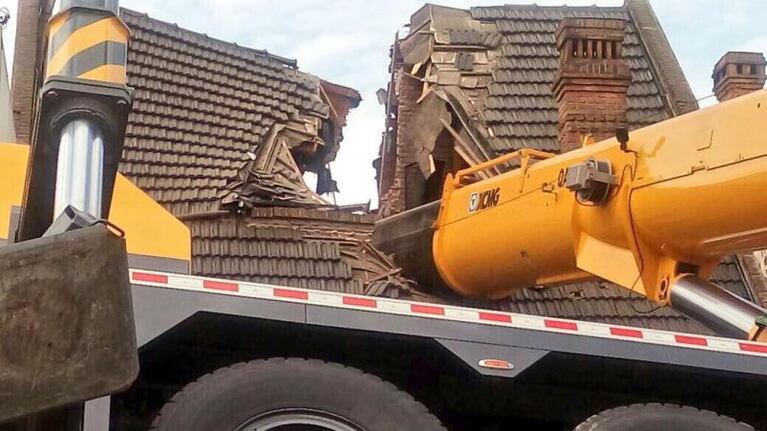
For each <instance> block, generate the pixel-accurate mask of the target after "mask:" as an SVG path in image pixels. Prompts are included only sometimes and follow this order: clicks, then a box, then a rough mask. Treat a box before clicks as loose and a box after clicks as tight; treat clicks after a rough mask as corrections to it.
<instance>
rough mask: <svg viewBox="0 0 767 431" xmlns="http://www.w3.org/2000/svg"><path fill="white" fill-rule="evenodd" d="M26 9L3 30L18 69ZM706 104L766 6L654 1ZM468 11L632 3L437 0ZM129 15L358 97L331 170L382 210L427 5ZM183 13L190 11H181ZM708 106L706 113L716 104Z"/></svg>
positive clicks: (256, 5)
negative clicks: (285, 62) (393, 117)
mask: <svg viewBox="0 0 767 431" xmlns="http://www.w3.org/2000/svg"><path fill="white" fill-rule="evenodd" d="M16 1H17V0H0V7H3V6H6V7H8V8H9V9H10V10H11V23H10V25H9V26H8V28H7V29H6V30H5V31H3V38H4V40H5V47H6V54H7V55H8V57H9V60H8V61H9V64H10V61H11V59H12V58H13V57H12V47H13V39H14V38H13V36H14V34H15V21H14V18H15V16H16ZM651 1H652V5H653V8H654V9H655V12H656V15H657V16H658V19H659V20H660V22H661V25H662V26H663V28H664V30H665V32H666V35H667V37H668V39H669V41H670V42H671V46H672V47H673V49H674V52H675V53H676V56H677V58H678V60H679V62H680V64H681V66H682V70H683V71H684V73H685V75H686V76H687V80H688V81H689V83H690V86H691V87H692V89H693V92H694V93H695V95H696V97H698V98H700V99H702V98H705V97H707V96H710V95H711V93H712V90H711V87H712V81H711V71H712V69H713V66H714V64H715V63H716V61H717V60H718V59H719V58H720V57H721V56H722V55H723V54H724V53H725V52H726V51H728V50H740V51H758V52H766V51H767V27H765V25H764V19H765V17H767V1H765V0H729V1H722V0H651ZM432 2H434V3H437V4H443V5H447V6H455V7H464V8H468V7H470V6H480V5H494V4H504V3H522V4H530V3H533V2H535V3H537V4H539V5H561V4H565V3H566V4H568V5H572V6H583V5H591V4H596V5H599V6H619V5H621V4H622V0H585V1H581V0H569V1H566V2H564V1H562V0H490V1H487V0H432ZM120 4H121V5H122V6H124V7H127V8H130V9H133V10H136V11H140V12H146V13H148V14H149V15H150V16H151V17H153V18H157V19H160V20H163V21H168V22H172V23H176V24H178V25H179V26H180V27H183V28H187V29H190V30H193V31H197V32H202V33H207V34H208V35H209V36H212V37H215V38H218V39H222V40H225V41H230V42H235V43H237V44H240V45H243V46H247V47H251V48H258V49H266V50H268V51H269V52H272V53H274V54H278V55H281V56H283V57H288V58H295V59H297V60H298V65H299V68H300V69H301V70H304V71H306V72H309V73H312V74H315V75H317V76H319V77H321V78H323V79H326V80H329V81H332V82H336V83H339V84H343V85H346V86H350V87H353V88H356V89H358V90H359V91H360V93H361V94H362V98H363V101H362V103H361V104H360V106H359V107H358V108H357V109H355V110H354V111H352V112H351V114H350V115H349V118H348V125H347V126H346V128H345V129H344V136H345V138H344V141H343V142H342V143H341V150H340V152H339V154H338V157H337V159H336V161H335V162H333V163H332V164H331V169H332V171H333V175H334V177H335V179H336V180H337V181H338V183H339V188H340V190H341V191H340V194H338V195H337V196H336V198H337V202H338V203H339V204H350V203H364V202H368V201H371V200H372V201H373V203H374V205H375V197H376V186H375V179H374V175H375V173H374V171H373V168H372V165H371V163H372V161H373V159H375V157H376V156H377V152H378V146H379V144H380V139H381V132H382V131H383V121H384V110H383V107H382V106H380V105H379V104H378V101H377V99H376V96H375V92H376V90H377V89H379V88H382V87H384V86H385V85H386V83H387V81H388V79H389V73H388V64H389V57H388V55H389V47H390V46H391V44H392V42H393V40H394V35H395V32H397V31H398V30H399V31H400V32H401V34H402V33H404V32H405V31H406V30H404V25H405V24H406V23H407V22H408V20H409V17H410V15H411V14H412V13H413V12H415V11H416V10H417V9H418V8H420V7H421V6H422V5H423V1H418V0H281V1H275V0H183V1H168V0H121V2H120ZM182 4H183V6H181V5H182ZM714 102H715V100H714V99H713V98H708V99H705V100H703V101H702V102H701V105H703V106H705V105H708V104H711V103H714Z"/></svg>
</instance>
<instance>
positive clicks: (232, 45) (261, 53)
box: [120, 7, 298, 70]
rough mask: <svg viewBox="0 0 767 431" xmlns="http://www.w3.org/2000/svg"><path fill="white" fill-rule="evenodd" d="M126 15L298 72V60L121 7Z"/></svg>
mask: <svg viewBox="0 0 767 431" xmlns="http://www.w3.org/2000/svg"><path fill="white" fill-rule="evenodd" d="M125 14H127V15H129V16H131V17H132V18H143V19H148V20H151V21H153V22H155V23H157V24H160V25H163V26H166V27H169V28H172V29H174V30H176V31H179V32H182V33H187V34H189V35H192V36H194V37H197V38H200V39H203V40H206V41H209V42H211V43H212V44H214V45H219V48H221V49H222V50H223V51H226V50H227V49H236V50H239V51H241V52H243V54H245V53H248V54H255V55H256V56H258V57H262V58H266V59H269V60H274V61H276V62H278V63H280V64H282V65H285V66H289V67H290V68H292V69H296V70H298V60H295V59H291V58H287V57H282V56H280V55H277V54H273V53H270V52H269V51H267V50H265V49H257V48H251V47H247V46H243V45H240V44H238V43H236V42H230V41H226V40H223V39H219V38H215V37H212V36H210V35H208V34H207V33H202V32H198V31H193V30H189V29H187V28H184V27H181V26H179V25H178V24H177V23H171V22H168V21H163V20H161V19H158V18H154V17H152V16H150V15H149V14H148V13H146V12H138V11H135V10H132V9H128V8H125V7H121V8H120V16H121V17H122V16H123V15H125ZM129 27H130V25H129ZM150 31H151V30H150Z"/></svg>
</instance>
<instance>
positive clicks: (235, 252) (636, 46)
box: [12, 0, 751, 332]
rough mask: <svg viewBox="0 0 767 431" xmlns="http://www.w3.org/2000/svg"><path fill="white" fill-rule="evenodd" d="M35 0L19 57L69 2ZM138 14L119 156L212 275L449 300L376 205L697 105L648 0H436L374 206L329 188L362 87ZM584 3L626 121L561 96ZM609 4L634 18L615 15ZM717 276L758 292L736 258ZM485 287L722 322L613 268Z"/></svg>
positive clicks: (577, 314)
mask: <svg viewBox="0 0 767 431" xmlns="http://www.w3.org/2000/svg"><path fill="white" fill-rule="evenodd" d="M35 3H38V2H25V6H24V8H21V9H20V10H19V28H21V29H23V31H22V32H20V33H19V35H18V36H17V39H16V42H17V46H16V51H15V52H16V54H15V60H14V69H15V70H18V71H29V70H40V65H41V61H42V57H44V55H42V53H41V52H39V50H40V48H39V47H40V46H41V45H40V44H39V43H38V38H40V37H41V34H43V32H42V29H43V28H44V25H45V22H46V19H47V16H46V14H45V13H43V14H39V10H43V11H44V10H46V8H47V10H50V6H51V3H52V2H51V1H49V0H40V1H39V5H38V4H35ZM121 16H122V18H123V19H124V20H125V22H126V23H127V24H128V26H129V27H130V29H131V32H132V34H131V43H130V46H129V52H128V76H129V85H130V86H131V87H133V88H135V98H134V99H135V100H134V106H133V112H132V114H131V116H130V119H129V125H128V129H127V135H126V142H125V149H124V153H123V159H122V162H121V165H120V170H121V172H122V173H123V174H124V175H125V176H127V177H128V178H129V179H130V180H131V181H132V182H133V183H135V184H136V185H137V186H139V187H140V188H141V189H142V190H143V191H145V192H146V193H148V194H149V195H150V196H151V197H152V198H153V199H155V200H156V201H157V202H159V203H160V204H161V205H163V206H164V207H165V208H166V209H168V210H169V211H170V212H172V213H173V214H174V215H175V216H176V217H178V218H179V219H181V220H182V221H184V223H186V224H187V226H189V228H190V230H191V232H192V254H193V256H192V267H191V272H192V273H193V274H196V275H203V276H210V277H221V278H231V279H239V280H247V281H254V282H261V283H268V284H278V285H284V286H294V287H301V288H310V289H320V290H330V291H343V292H349V293H355V294H358V293H363V294H369V295H387V296H400V295H403V296H407V297H408V298H415V299H421V300H428V301H445V300H447V299H446V298H445V297H444V296H442V295H440V294H439V292H428V293H424V292H423V291H422V290H414V289H413V288H412V287H411V284H410V283H409V282H408V281H407V280H406V279H404V278H403V277H402V276H401V274H400V268H399V267H398V266H397V265H395V264H394V263H393V262H392V261H391V259H390V258H389V257H388V256H385V255H384V254H383V253H382V252H381V251H379V250H377V249H376V248H374V247H372V246H371V245H370V241H369V240H370V238H371V236H372V234H373V229H374V222H375V221H376V220H377V219H379V218H381V217H389V216H394V215H397V214H400V213H402V212H403V211H405V210H407V209H410V208H414V207H417V206H420V205H422V204H425V203H428V202H431V201H434V200H436V199H438V198H439V197H440V193H441V190H442V182H443V180H444V177H445V175H446V174H447V173H449V172H455V171H456V170H458V169H460V168H462V167H466V166H469V165H474V164H477V163H481V162H483V161H486V160H489V159H491V158H493V157H495V156H498V155H501V154H504V153H507V152H510V151H513V150H515V149H519V148H526V147H531V148H538V149H543V150H547V151H555V152H556V151H559V150H560V149H565V150H566V149H568V148H569V147H567V145H571V141H568V140H564V141H561V140H560V138H561V137H562V136H563V135H561V134H560V130H569V131H571V132H572V135H573V136H574V135H576V134H579V133H580V132H582V131H584V130H589V131H591V132H594V131H595V129H594V128H595V127H597V126H599V127H602V129H600V130H602V132H603V133H612V130H611V129H610V128H612V127H614V124H613V123H616V122H620V121H623V118H624V117H623V115H621V114H622V113H625V119H626V120H627V122H628V124H629V126H631V127H641V126H643V125H647V124H651V123H653V122H656V121H660V120H663V119H665V118H668V117H670V116H673V115H679V114H682V113H684V112H688V111H690V110H693V109H696V108H697V104H696V102H695V99H694V97H693V96H692V93H691V92H690V90H689V86H688V85H687V83H686V81H685V79H684V76H683V75H682V72H681V70H680V68H679V66H678V64H677V63H676V61H675V60H674V56H673V53H672V51H671V48H670V47H669V45H668V42H667V41H666V40H665V37H664V36H663V32H662V30H661V29H660V27H659V24H658V22H657V20H656V19H655V17H654V15H653V13H652V11H651V10H650V7H649V5H648V4H647V2H646V1H644V0H631V1H629V2H628V3H627V4H626V6H624V7H619V8H593V7H590V8H572V7H550V8H543V7H537V6H502V7H487V8H473V9H471V10H462V9H452V8H446V7H439V6H433V5H426V6H424V7H423V8H421V9H420V10H419V11H417V12H416V13H415V14H414V15H413V17H412V18H411V24H410V28H411V31H410V33H409V35H408V36H406V37H403V38H401V39H398V40H397V41H396V43H395V45H394V47H393V50H392V68H391V75H392V80H391V84H390V91H383V92H381V93H380V94H379V98H380V99H381V100H382V101H383V102H384V103H385V105H386V110H387V117H386V121H387V128H386V132H385V134H384V142H383V146H382V152H381V158H380V159H379V160H377V161H376V166H377V171H378V182H379V196H380V209H379V211H378V213H377V214H372V213H370V212H369V211H368V209H367V208H365V207H362V206H357V207H338V206H335V205H332V204H331V203H330V202H328V201H327V200H326V199H325V198H323V195H325V194H326V193H330V192H333V191H335V190H336V185H335V183H334V181H333V179H332V176H331V173H330V171H329V169H328V163H329V162H330V161H332V160H333V159H334V158H335V155H336V153H337V151H338V150H339V148H340V145H341V141H342V138H343V127H344V125H345V124H346V116H347V114H348V112H349V111H350V110H351V109H353V108H354V107H356V106H357V104H358V103H359V102H360V95H359V93H358V92H357V91H355V90H353V89H351V88H348V87H344V86H342V85H338V84H335V83H331V82H328V81H325V80H322V79H320V78H318V77H316V76H312V75H310V74H308V73H304V72H302V71H300V70H299V69H298V67H297V63H296V61H294V60H290V59H286V58H282V57H279V56H276V55H274V54H270V53H268V52H266V51H260V50H255V49H249V48H245V47H242V46H238V45H235V44H232V43H227V42H223V41H220V40H216V39H213V38H211V37H209V36H207V35H204V34H199V33H195V32H191V31H188V30H184V29H182V28H179V27H178V26H176V25H174V24H170V23H166V22H163V21H159V20H156V19H153V18H150V17H149V16H147V15H146V14H141V13H137V12H133V11H130V10H125V9H124V10H122V13H121ZM575 17H577V18H591V19H590V20H589V22H590V23H592V27H593V28H591V29H589V30H588V31H596V32H602V31H604V32H606V33H609V34H610V35H611V36H610V37H611V38H612V39H609V40H611V41H612V42H613V43H614V51H611V52H612V53H613V54H614V55H615V56H616V59H620V61H624V62H625V63H626V65H627V70H629V71H630V77H628V76H618V77H605V81H609V80H618V81H620V80H621V79H622V80H624V81H626V82H623V81H621V82H622V84H620V85H615V87H619V89H620V88H623V90H625V91H624V92H623V93H621V92H620V91H612V90H609V91H607V90H606V92H610V93H611V94H612V96H613V99H614V102H615V103H614V105H611V106H612V107H613V108H614V109H615V110H616V112H617V113H616V112H614V113H613V114H611V115H612V116H611V117H610V118H609V122H605V121H603V120H604V119H596V120H595V119H594V118H595V117H594V115H593V114H594V113H593V112H591V111H588V110H586V111H583V112H581V111H577V110H575V111H572V112H569V111H568V109H569V108H563V107H562V105H559V104H558V103H557V99H556V95H555V93H554V90H553V85H554V83H555V81H556V79H557V76H558V74H559V65H560V62H559V52H558V49H557V48H558V47H557V44H556V43H555V37H554V34H555V31H556V29H557V27H558V26H559V24H560V22H561V21H562V20H563V19H564V18H575ZM594 19H596V20H594ZM604 19H608V20H614V19H618V20H621V21H622V22H625V25H624V26H623V27H620V28H612V29H610V28H602V27H599V23H600V22H602V21H600V20H604ZM605 22H610V21H605ZM575 24H576V25H577V24H578V22H576V23H575ZM14 76H15V79H14V82H13V91H12V93H13V101H12V103H13V110H14V120H15V129H16V135H17V137H18V140H19V141H20V142H25V141H28V140H29V130H30V122H31V118H32V117H31V113H32V112H33V110H34V109H33V108H34V107H33V106H32V104H33V102H34V100H36V99H35V98H34V97H32V95H33V94H34V91H35V89H36V88H37V87H39V85H38V84H39V83H37V82H35V80H36V79H38V78H37V77H38V76H39V74H35V73H17V72H15V73H14ZM596 79H597V80H598V79H602V78H600V77H597V78H596ZM629 80H630V82H628V81H629ZM626 87H627V88H626ZM576 108H577V107H576ZM563 109H564V111H563ZM565 119H566V120H568V121H567V122H564V124H562V122H563V120H565ZM589 122H591V123H589ZM602 123H605V124H602ZM568 127H569V128H568ZM597 135H598V134H597ZM598 136H599V135H598ZM561 142H565V144H566V145H565V146H564V147H561ZM306 172H313V173H314V174H316V176H317V187H316V188H315V189H311V188H310V187H308V186H307V184H306V183H305V181H304V179H303V176H304V174H305V173H306ZM150 269H151V268H150ZM179 269H183V270H186V268H179ZM715 281H716V282H717V283H718V284H720V285H724V286H727V287H728V288H729V289H731V290H733V291H735V292H738V293H739V294H741V295H744V296H748V295H750V294H751V292H749V291H748V287H747V286H748V284H746V283H744V282H743V276H742V275H741V269H740V266H739V265H738V262H737V261H736V260H734V259H729V260H727V261H726V262H725V264H723V265H722V266H721V267H720V268H719V270H718V271H717V273H716V274H715ZM450 300H454V301H464V303H466V302H467V301H466V300H465V299H462V298H450ZM469 303H470V304H471V305H477V306H483V307H491V308H496V309H502V310H509V311H515V312H522V313H532V314H541V315H549V316H555V317H564V318H575V319H584V320H593V321H603V322H607V321H609V322H614V323H619V324H625V325H638V326H646V327H652V328H659V329H671V330H678V331H689V332H706V330H705V329H704V328H702V327H701V326H700V325H698V324H696V323H694V322H691V321H689V320H688V319H686V318H684V317H682V316H680V315H678V314H676V313H674V312H673V311H671V310H669V309H661V310H657V311H653V312H649V313H648V311H649V309H650V308H651V305H650V304H648V303H647V302H646V301H645V300H644V299H641V298H638V297H629V295H628V293H627V292H626V291H625V290H623V289H619V288H617V287H615V286H611V285H609V284H606V283H598V282H595V283H584V284H578V285H574V286H564V287H561V288H552V289H546V290H535V289H529V290H526V291H523V292H519V293H517V294H516V295H515V296H514V297H512V298H510V299H508V300H503V301H497V302H493V303H481V304H478V303H473V302H469Z"/></svg>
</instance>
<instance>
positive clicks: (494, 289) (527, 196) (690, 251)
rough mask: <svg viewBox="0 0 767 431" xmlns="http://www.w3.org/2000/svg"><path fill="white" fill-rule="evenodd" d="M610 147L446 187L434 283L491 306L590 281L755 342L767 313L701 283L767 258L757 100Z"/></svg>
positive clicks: (460, 178)
mask: <svg viewBox="0 0 767 431" xmlns="http://www.w3.org/2000/svg"><path fill="white" fill-rule="evenodd" d="M619 135H624V136H618V137H617V138H614V139H609V140H606V141H603V142H599V143H596V142H593V140H592V139H590V138H588V137H587V138H586V139H585V140H584V145H583V147H582V148H580V149H578V150H575V151H572V152H569V153H565V154H561V155H553V154H546V153H541V152H537V151H532V150H522V151H519V152H517V153H514V154H510V155H506V156H503V157H501V158H499V159H496V160H493V161H490V162H488V163H486V164H483V165H478V166H474V167H472V168H469V169H466V170H463V171H459V172H457V173H456V175H455V176H454V177H449V178H448V180H447V181H446V183H445V186H444V193H443V198H442V202H441V207H440V212H439V216H438V217H437V220H436V222H435V225H434V226H435V233H434V236H433V250H432V251H433V254H434V263H435V265H436V267H437V269H438V270H439V273H440V275H441V277H442V279H443V280H444V281H445V282H446V283H447V284H448V285H449V286H450V287H452V288H453V289H454V290H456V291H458V292H460V293H462V294H464V295H471V296H484V297H491V298H498V297H503V296H506V295H508V294H509V293H510V292H511V291H513V290H516V289H521V288H525V287H532V286H551V285H557V284H562V283H566V282H574V281H582V280H589V279H594V278H597V277H598V278H602V279H606V280H609V281H612V282H614V283H616V284H618V285H620V286H622V287H624V288H626V289H629V290H632V291H634V292H637V293H639V294H642V295H644V296H646V297H647V298H648V299H649V300H651V301H653V302H656V303H659V304H663V305H669V304H670V305H671V306H672V307H675V308H679V309H680V310H681V311H683V312H685V313H686V314H689V315H692V317H696V318H698V319H699V320H702V323H708V324H709V326H712V327H715V328H716V329H717V330H718V331H719V332H720V333H721V332H725V333H726V334H727V335H732V336H735V335H740V336H744V337H745V336H748V337H750V338H754V337H764V335H763V334H762V335H760V334H759V332H760V328H761V326H759V325H757V324H755V321H758V320H759V317H760V316H763V315H764V314H765V311H764V310H762V309H761V308H759V307H756V306H755V305H753V304H750V303H747V302H746V301H741V300H740V299H739V298H737V297H735V296H734V295H730V294H729V293H727V292H724V291H723V290H722V291H720V289H717V288H713V289H712V287H711V286H709V285H708V283H706V282H703V281H702V280H706V279H708V278H709V276H710V275H711V273H712V272H713V270H714V269H715V268H716V266H717V265H718V264H719V262H720V261H721V258H722V257H723V256H725V255H728V254H733V253H738V252H745V251H750V250H755V249H760V248H767V218H766V217H765V216H764V215H765V214H767V194H765V193H764V190H767V160H765V158H766V157H767V91H761V92H757V93H754V94H751V95H748V96H744V97H740V98H737V99H735V100H732V101H730V102H726V103H722V104H719V105H717V106H714V107H711V108H708V109H704V110H701V111H698V112H694V113H691V114H688V115H684V116H681V117H677V118H673V119H670V120H667V121H664V122H661V123H658V124H655V125H652V126H649V127H646V128H643V129H640V130H636V131H633V132H632V133H631V136H630V138H629V137H628V133H627V132H625V131H624V132H623V133H621V134H619ZM510 161H511V162H515V161H516V162H517V163H518V166H519V167H518V168H516V169H513V170H510V171H508V172H506V173H503V174H500V175H497V176H494V177H491V178H488V179H485V180H481V181H477V180H475V174H476V173H477V172H478V171H480V170H486V169H487V168H489V167H492V166H497V165H503V164H505V163H508V162H510ZM712 292H713V293H712ZM721 292H724V293H721ZM733 315H734V317H733ZM722 320H724V323H723V322H722ZM745 322H747V324H746V323H745ZM746 326H747V327H746Z"/></svg>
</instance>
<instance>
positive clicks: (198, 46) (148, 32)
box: [120, 9, 328, 215]
mask: <svg viewBox="0 0 767 431" xmlns="http://www.w3.org/2000/svg"><path fill="white" fill-rule="evenodd" d="M121 16H122V18H123V19H124V20H125V22H126V23H127V24H128V26H129V27H130V29H131V43H130V46H129V50H128V81H129V85H130V86H131V87H133V88H135V90H136V91H135V96H134V104H133V112H132V113H131V116H130V119H129V124H128V129H127V133H126V140H125V150H124V152H123V160H122V164H121V166H120V169H121V171H122V172H123V173H125V174H126V175H127V176H128V177H129V178H130V179H131V180H132V181H133V182H135V183H136V184H137V185H138V186H139V187H141V188H142V189H143V190H144V191H146V192H147V193H148V194H149V195H150V196H152V198H154V199H155V200H156V201H158V202H160V203H161V204H162V205H164V206H165V207H166V208H168V209H169V210H171V212H173V213H174V214H177V215H179V214H188V213H196V212H205V211H210V210H214V209H216V206H217V197H218V196H219V193H220V192H221V191H222V190H223V189H224V187H225V186H226V185H227V183H228V182H229V181H231V180H232V179H234V178H235V177H236V175H237V173H238V170H239V169H240V168H241V167H242V165H243V164H244V162H246V161H247V160H248V152H251V151H254V148H256V147H257V146H258V144H259V143H260V142H261V140H262V139H263V138H264V137H265V136H266V135H267V134H268V133H269V131H270V129H271V128H272V127H273V126H274V125H275V124H277V123H286V122H288V121H298V120H300V119H301V118H302V117H315V118H324V117H327V116H328V106H327V105H326V104H325V103H323V101H322V100H321V98H320V95H319V79H318V78H316V77H313V76H311V75H308V74H306V73H303V72H299V71H298V70H297V69H296V64H295V61H293V60H287V59H284V58H281V57H278V56H275V55H272V54H269V53H267V52H266V51H259V50H254V49H249V48H245V47H241V46H238V45H235V44H231V43H227V42H222V41H218V40H215V39H213V38H210V37H208V36H206V35H203V34H199V33H194V32H191V31H188V30H184V29H182V28H179V27H178V26H176V25H174V24H169V23H165V22H162V21H158V20H155V19H152V18H150V17H148V16H147V15H145V14H140V13H137V12H133V11H130V10H127V9H122V11H121Z"/></svg>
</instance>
